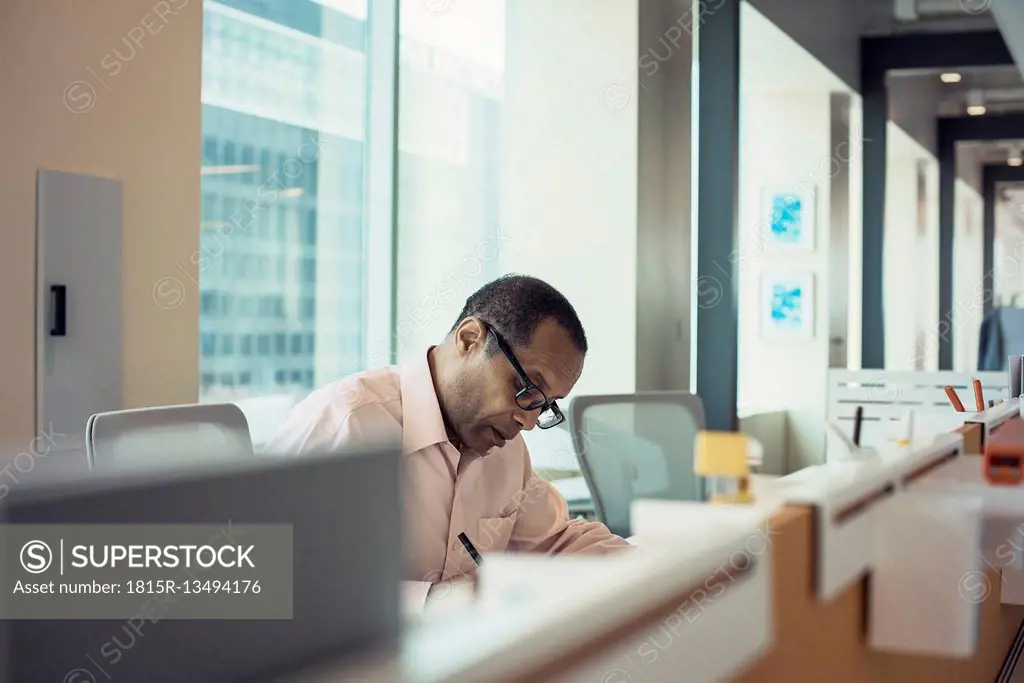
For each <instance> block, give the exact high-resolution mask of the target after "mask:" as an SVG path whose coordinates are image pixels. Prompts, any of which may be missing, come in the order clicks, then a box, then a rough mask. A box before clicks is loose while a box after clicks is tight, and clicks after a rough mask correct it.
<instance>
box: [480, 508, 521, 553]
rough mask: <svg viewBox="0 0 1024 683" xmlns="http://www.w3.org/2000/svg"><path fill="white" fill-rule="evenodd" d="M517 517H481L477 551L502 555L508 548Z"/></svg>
mask: <svg viewBox="0 0 1024 683" xmlns="http://www.w3.org/2000/svg"><path fill="white" fill-rule="evenodd" d="M515 525H516V516H515V515H509V516H507V517H481V518H480V524H479V527H478V529H477V538H476V542H477V546H478V547H477V549H478V550H479V551H480V552H481V553H502V552H505V550H506V549H507V548H508V542H509V539H510V538H511V537H512V528H513V527H514V526H515Z"/></svg>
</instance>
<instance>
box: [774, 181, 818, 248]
mask: <svg viewBox="0 0 1024 683" xmlns="http://www.w3.org/2000/svg"><path fill="white" fill-rule="evenodd" d="M814 200H815V197H814V188H813V187H810V188H804V187H796V188H792V187H765V188H764V190H763V191H762V195H761V202H762V207H761V216H762V225H763V226H764V228H763V229H764V233H765V235H764V242H765V245H766V247H767V248H769V249H771V250H774V251H799V252H812V251H814V249H815V247H816V241H817V240H816V234H815V233H816V232H817V220H816V216H817V212H816V207H815V201H814Z"/></svg>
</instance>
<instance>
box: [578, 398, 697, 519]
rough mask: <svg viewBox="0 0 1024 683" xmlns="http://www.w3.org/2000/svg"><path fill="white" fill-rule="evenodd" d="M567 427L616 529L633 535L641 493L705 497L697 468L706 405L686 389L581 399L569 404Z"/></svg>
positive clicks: (604, 515) (601, 508)
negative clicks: (632, 513)
mask: <svg viewBox="0 0 1024 683" xmlns="http://www.w3.org/2000/svg"><path fill="white" fill-rule="evenodd" d="M569 429H570V431H571V432H572V435H573V448H574V449H575V451H576V457H577V458H578V460H579V464H580V470H581V471H582V474H583V477H584V479H586V482H587V485H588V486H589V488H590V493H591V496H592V497H593V501H594V509H595V512H596V513H597V516H598V517H599V518H600V519H601V520H602V521H603V522H604V523H605V524H606V525H607V526H608V528H609V529H611V530H612V532H614V533H616V534H618V535H620V536H623V537H625V536H630V535H632V529H631V525H630V506H631V504H632V502H633V500H635V499H638V498H655V499H662V500H702V499H703V491H702V486H701V482H700V480H699V478H698V477H697V475H695V474H694V472H693V451H694V442H695V441H696V438H697V432H698V431H700V430H701V429H704V406H703V404H702V403H701V400H700V398H699V397H698V396H696V395H694V394H690V393H687V392H684V391H656V392H642V393H637V394H616V395H607V396H579V397H576V398H574V399H573V400H572V402H571V403H570V404H569Z"/></svg>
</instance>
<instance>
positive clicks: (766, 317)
mask: <svg viewBox="0 0 1024 683" xmlns="http://www.w3.org/2000/svg"><path fill="white" fill-rule="evenodd" d="M814 288H815V282H814V273H811V272H782V273H763V274H762V275H761V307H760V317H761V337H762V338H763V339H784V340H809V339H813V338H814V331H815V330H814V327H815V310H814V309H815V291H814Z"/></svg>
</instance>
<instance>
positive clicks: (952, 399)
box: [946, 386, 964, 413]
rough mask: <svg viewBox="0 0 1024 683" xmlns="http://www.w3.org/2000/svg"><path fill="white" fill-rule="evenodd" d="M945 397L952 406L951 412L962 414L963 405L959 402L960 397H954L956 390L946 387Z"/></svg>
mask: <svg viewBox="0 0 1024 683" xmlns="http://www.w3.org/2000/svg"><path fill="white" fill-rule="evenodd" d="M946 397H947V398H949V402H950V403H952V404H953V410H955V411H956V412H958V413H962V412H964V404H963V403H961V402H960V397H959V396H957V395H956V389H954V388H953V387H951V386H947V387H946Z"/></svg>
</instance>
